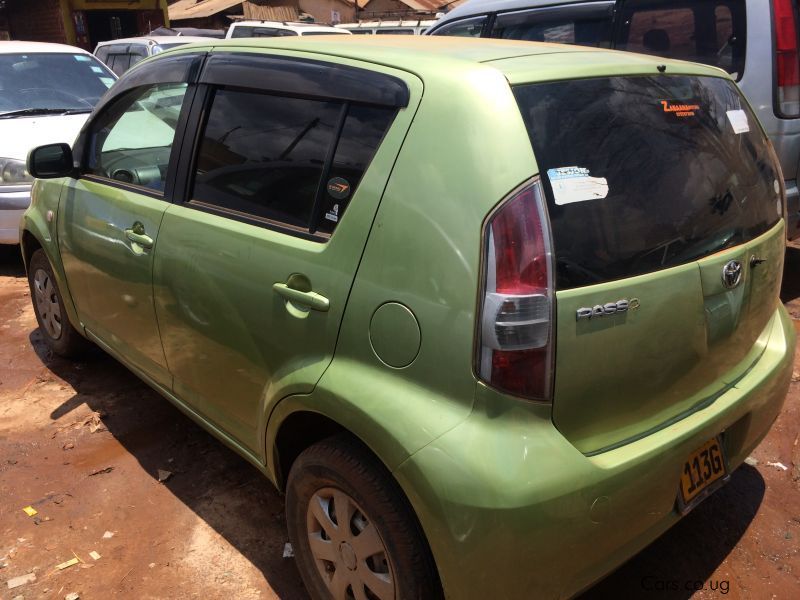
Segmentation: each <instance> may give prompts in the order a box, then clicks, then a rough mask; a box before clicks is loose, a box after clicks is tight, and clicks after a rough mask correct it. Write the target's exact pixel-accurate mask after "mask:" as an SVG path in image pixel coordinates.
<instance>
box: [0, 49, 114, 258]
mask: <svg viewBox="0 0 800 600" xmlns="http://www.w3.org/2000/svg"><path fill="white" fill-rule="evenodd" d="M115 80H116V76H115V75H114V74H113V73H111V72H110V71H109V70H108V69H107V68H106V66H105V65H103V64H102V63H100V61H98V60H96V59H95V58H94V57H93V56H92V55H91V54H89V53H88V52H84V51H83V50H80V49H78V48H75V47H73V46H64V45H61V44H44V43H36V42H0V244H17V243H19V221H20V217H22V213H23V212H24V211H25V209H26V208H28V205H29V204H30V193H31V183H32V182H33V178H32V177H31V176H30V175H29V174H28V171H27V169H26V168H25V159H26V158H27V156H28V152H29V151H30V150H31V148H33V147H35V146H39V145H41V144H46V143H49V142H55V141H63V142H68V143H72V141H73V140H74V139H75V137H76V136H77V135H78V131H80V128H81V127H82V126H83V124H84V122H85V121H86V118H87V116H88V115H89V113H90V112H92V109H93V108H94V106H95V104H97V102H98V101H99V100H100V97H101V96H102V95H103V94H104V93H105V92H106V90H107V89H108V88H109V87H110V86H111V85H112V84H113V83H114V81H115Z"/></svg>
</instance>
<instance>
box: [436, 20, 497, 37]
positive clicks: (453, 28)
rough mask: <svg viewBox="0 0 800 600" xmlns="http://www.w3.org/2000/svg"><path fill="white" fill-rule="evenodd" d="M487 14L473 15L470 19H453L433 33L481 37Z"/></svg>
mask: <svg viewBox="0 0 800 600" xmlns="http://www.w3.org/2000/svg"><path fill="white" fill-rule="evenodd" d="M486 19H487V16H486V15H481V16H480V17H472V18H470V19H460V20H458V21H452V22H450V23H447V24H445V25H442V26H441V27H439V28H438V29H437V30H436V31H433V32H431V35H453V36H456V37H481V32H482V31H483V25H484V23H486Z"/></svg>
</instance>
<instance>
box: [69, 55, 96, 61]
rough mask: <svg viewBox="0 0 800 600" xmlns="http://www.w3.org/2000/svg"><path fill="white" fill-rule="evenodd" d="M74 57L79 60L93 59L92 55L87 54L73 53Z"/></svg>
mask: <svg viewBox="0 0 800 600" xmlns="http://www.w3.org/2000/svg"><path fill="white" fill-rule="evenodd" d="M72 58H74V59H75V60H77V61H78V62H89V61H90V60H92V57H91V56H86V55H85V54H73V55H72Z"/></svg>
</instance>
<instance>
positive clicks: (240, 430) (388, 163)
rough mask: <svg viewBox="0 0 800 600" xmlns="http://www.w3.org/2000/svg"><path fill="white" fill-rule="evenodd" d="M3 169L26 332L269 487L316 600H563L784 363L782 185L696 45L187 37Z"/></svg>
mask: <svg viewBox="0 0 800 600" xmlns="http://www.w3.org/2000/svg"><path fill="white" fill-rule="evenodd" d="M345 37H346V38H347V39H343V38H345ZM29 169H30V172H31V173H32V174H34V175H35V176H36V177H38V180H37V181H36V183H35V185H34V189H33V203H32V206H31V208H30V209H29V210H28V211H27V212H26V213H25V216H24V219H23V222H22V225H21V228H22V230H21V240H22V249H23V253H24V258H25V263H26V266H27V272H28V276H29V279H30V286H31V296H32V299H33V302H34V307H35V309H36V315H37V318H38V320H39V325H40V327H41V329H42V331H43V332H44V334H45V338H46V339H47V341H48V343H49V344H50V346H51V347H52V349H53V350H54V351H55V352H57V353H60V354H62V355H73V354H74V353H76V352H79V351H80V350H81V349H82V348H83V347H84V345H85V343H86V340H87V339H88V340H90V341H91V342H93V343H94V344H96V345H98V346H100V347H101V348H102V349H103V350H105V351H106V352H108V353H110V354H111V355H113V356H115V357H116V358H117V359H119V360H120V361H121V362H123V363H124V364H125V365H127V366H128V367H129V368H130V369H131V370H132V371H134V372H135V373H137V374H138V375H139V376H140V377H141V378H142V379H143V380H144V381H146V382H147V383H148V384H149V385H151V386H152V387H153V388H154V389H156V390H157V391H158V392H160V393H161V394H162V395H164V396H165V397H166V398H168V399H169V400H170V401H171V402H173V403H174V404H175V405H177V406H178V407H179V408H180V409H181V410H182V411H184V412H185V413H186V414H187V415H189V416H190V417H191V418H193V419H195V420H196V421H197V422H198V423H200V424H201V425H202V426H204V427H205V428H206V429H208V430H209V431H210V432H211V433H212V434H214V435H215V436H217V437H218V438H220V439H221V440H222V441H224V442H225V443H226V444H228V445H229V446H231V447H232V448H234V449H235V450H236V451H237V452H239V453H240V454H241V455H242V456H243V457H244V458H246V459H247V460H248V461H250V462H251V463H253V464H254V465H255V466H256V467H257V468H258V469H260V470H261V471H262V472H263V473H264V474H265V475H266V476H267V477H268V478H269V479H270V480H271V481H272V482H273V483H274V484H275V485H276V486H277V487H278V488H279V489H280V490H282V491H285V494H286V514H287V522H288V529H289V537H290V539H291V541H292V543H293V545H294V549H295V554H296V561H297V565H298V567H299V570H300V573H301V575H302V577H303V580H304V582H305V584H306V586H307V587H308V590H309V592H310V594H311V596H312V597H313V598H316V599H322V598H335V599H336V600H344V599H347V598H350V599H353V600H365V599H370V600H375V599H380V600H389V599H397V600H409V599H428V598H436V597H441V596H444V597H448V598H454V599H464V598H480V599H484V598H545V597H568V596H571V595H574V594H576V593H578V592H580V591H581V590H583V589H585V588H586V587H588V586H590V585H591V584H592V583H593V582H595V581H596V580H597V579H599V578H600V577H602V576H603V575H604V574H606V573H608V572H609V571H611V570H613V569H614V568H616V567H617V566H618V565H620V564H621V563H622V562H624V561H625V560H626V559H627V558H629V557H630V556H632V555H633V554H634V553H636V552H638V551H639V550H640V549H642V548H643V547H644V546H646V545H647V544H648V543H650V542H651V541H652V540H654V539H655V538H656V537H657V536H658V535H660V534H661V533H662V532H664V531H665V530H666V529H667V528H668V527H670V526H671V525H673V524H674V523H675V522H677V521H678V520H679V519H680V518H681V516H682V515H684V514H686V513H687V512H688V511H690V510H691V509H692V508H693V507H694V506H695V505H696V504H697V503H698V502H700V501H701V500H702V499H703V498H705V497H706V496H708V494H710V493H712V492H713V491H714V490H716V489H718V488H719V487H720V486H721V485H723V484H724V483H725V482H726V481H727V480H728V479H729V477H730V474H731V472H732V471H733V470H734V469H736V468H737V467H738V466H739V465H740V464H741V463H742V461H743V460H744V458H745V457H746V456H747V455H748V453H750V451H751V450H753V448H754V447H755V446H756V445H757V444H758V443H759V442H760V441H761V439H762V438H763V437H764V435H765V434H766V433H767V431H768V430H769V427H770V425H771V424H772V422H773V420H774V419H775V418H776V416H777V415H778V413H779V411H780V409H781V406H782V403H783V400H784V396H785V394H786V391H787V387H788V385H789V380H790V376H791V371H792V360H793V353H794V347H795V338H794V329H793V327H792V324H791V322H790V320H789V318H788V316H787V314H786V312H785V310H784V308H783V307H782V305H781V303H780V301H779V298H778V292H779V288H780V284H781V277H782V269H783V253H784V238H785V234H784V226H785V220H784V217H785V191H784V189H783V177H782V176H781V173H780V168H779V166H778V162H777V160H776V157H775V153H774V152H773V149H772V147H771V146H770V143H769V142H768V141H767V138H766V137H765V135H764V132H763V130H762V128H761V126H760V125H759V123H758V121H757V120H756V118H755V117H754V115H753V111H752V109H751V108H750V107H749V106H748V104H747V101H746V100H745V99H744V98H743V97H742V95H741V94H740V93H739V91H738V90H737V88H736V86H735V85H734V83H733V82H732V81H731V79H730V78H729V77H728V75H727V74H725V73H723V72H722V71H720V70H717V69H714V68H711V67H705V66H701V65H694V64H689V63H683V62H677V61H666V60H663V59H652V58H648V57H643V56H637V55H635V54H627V53H617V52H613V51H606V50H593V49H589V48H578V47H567V46H554V45H546V44H530V43H526V42H508V41H501V40H470V39H453V38H425V37H423V38H404V39H400V38H397V37H393V36H370V39H368V38H361V37H357V36H352V37H351V36H338V37H336V38H335V39H333V38H328V39H326V38H321V37H320V38H306V39H300V40H279V39H264V40H230V41H227V42H219V41H216V40H214V41H212V40H209V43H208V45H207V46H202V45H201V46H197V45H193V46H192V47H190V48H181V49H177V50H174V51H170V52H166V53H164V54H162V55H159V56H158V57H154V58H152V59H149V60H147V61H145V62H143V63H140V64H139V65H137V66H136V67H135V68H133V69H131V70H130V71H129V72H127V73H126V74H125V75H124V76H123V77H122V78H121V79H120V80H119V82H118V83H117V84H116V85H114V87H113V88H112V89H111V90H110V91H109V93H108V94H107V96H106V97H105V98H104V99H103V100H102V101H101V103H100V104H99V105H98V106H97V108H96V109H95V111H94V113H93V114H92V116H91V118H90V119H89V121H88V122H87V124H86V126H85V128H84V130H83V131H82V133H81V135H80V136H79V138H78V140H77V141H76V143H75V144H74V146H73V147H72V148H71V149H70V147H69V146H68V145H66V144H62V145H51V146H43V147H40V148H38V149H36V150H34V151H33V152H32V153H31V155H30V157H29ZM521 565H524V567H523V568H521Z"/></svg>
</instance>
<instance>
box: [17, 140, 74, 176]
mask: <svg viewBox="0 0 800 600" xmlns="http://www.w3.org/2000/svg"><path fill="white" fill-rule="evenodd" d="M74 172H75V166H74V165H73V162H72V149H71V148H70V147H69V144H47V145H46V146H39V147H38V148H34V149H33V150H31V151H30V154H28V173H30V174H31V176H33V177H36V178H38V179H56V178H58V177H71V176H72V175H73V173H74Z"/></svg>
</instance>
